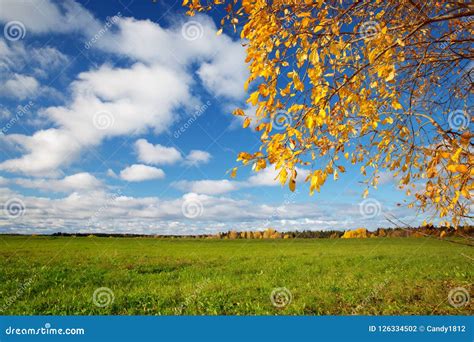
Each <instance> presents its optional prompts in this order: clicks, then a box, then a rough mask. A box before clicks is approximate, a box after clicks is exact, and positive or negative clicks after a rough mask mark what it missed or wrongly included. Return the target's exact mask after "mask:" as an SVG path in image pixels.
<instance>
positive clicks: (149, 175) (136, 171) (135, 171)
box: [120, 164, 165, 182]
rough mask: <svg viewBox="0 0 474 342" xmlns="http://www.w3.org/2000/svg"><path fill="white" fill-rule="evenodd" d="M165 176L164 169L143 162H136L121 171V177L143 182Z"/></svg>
mask: <svg viewBox="0 0 474 342" xmlns="http://www.w3.org/2000/svg"><path fill="white" fill-rule="evenodd" d="M164 177H165V173H164V172H163V170H161V169H158V168H156V167H153V166H148V165H143V164H134V165H132V166H128V167H126V168H125V169H123V170H122V171H120V178H121V179H123V180H126V181H127V182H142V181H147V180H152V179H162V178H164Z"/></svg>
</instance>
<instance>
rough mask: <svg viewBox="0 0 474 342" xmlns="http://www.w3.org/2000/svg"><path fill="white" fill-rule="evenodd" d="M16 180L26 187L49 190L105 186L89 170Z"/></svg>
mask: <svg viewBox="0 0 474 342" xmlns="http://www.w3.org/2000/svg"><path fill="white" fill-rule="evenodd" d="M14 182H15V183H16V184H17V185H20V186H22V187H24V188H31V189H39V190H42V191H48V192H76V191H78V192H86V191H91V190H97V189H100V188H102V187H103V184H102V182H101V181H99V180H98V179H97V178H95V177H94V176H93V175H91V174H90V173H87V172H81V173H76V174H74V175H70V176H66V177H64V178H62V179H24V178H19V179H15V180H14Z"/></svg>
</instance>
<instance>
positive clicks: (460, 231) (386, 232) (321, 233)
mask: <svg viewBox="0 0 474 342" xmlns="http://www.w3.org/2000/svg"><path fill="white" fill-rule="evenodd" d="M52 236H77V237H154V238H196V239H198V238H201V239H202V238H205V239H229V240H235V239H338V238H376V237H423V236H436V237H441V238H444V237H448V236H459V237H466V236H468V237H473V236H474V226H461V227H458V228H457V229H454V228H452V227H435V226H422V227H410V228H378V229H377V230H375V231H369V230H367V229H365V228H357V229H354V230H346V231H341V230H317V231H316V230H304V231H289V232H279V231H277V230H276V229H272V228H268V229H265V230H264V231H243V232H238V231H235V230H230V231H228V232H222V233H217V234H198V235H147V234H107V233H94V234H90V233H63V232H58V233H54V234H52Z"/></svg>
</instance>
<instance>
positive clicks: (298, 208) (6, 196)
mask: <svg viewBox="0 0 474 342" xmlns="http://www.w3.org/2000/svg"><path fill="white" fill-rule="evenodd" d="M12 199H14V200H15V201H16V203H20V206H21V207H22V208H23V209H24V210H22V212H21V215H18V216H16V217H9V216H8V215H3V216H1V217H0V232H11V231H15V232H21V233H52V232H57V231H67V232H115V233H117V232H118V233H136V234H138V233H148V234H177V235H179V234H197V233H217V232H219V231H227V230H230V229H237V230H249V229H251V230H255V229H265V228H268V227H273V228H277V229H279V230H285V231H287V230H304V229H317V230H321V229H347V228H353V227H355V226H360V225H362V226H366V227H368V228H374V229H375V228H377V227H378V226H386V224H385V219H384V217H383V215H382V214H381V213H379V214H378V215H377V216H375V217H371V218H367V217H364V216H363V215H362V214H361V213H360V209H359V205H358V204H357V203H355V204H354V203H352V204H351V203H337V204H336V203H330V202H324V201H320V202H319V203H318V206H315V205H314V203H296V202H294V201H291V200H289V199H288V198H287V199H285V198H282V199H281V201H280V202H279V203H276V204H273V205H268V204H257V203H255V202H254V201H251V200H236V199H233V198H230V197H225V196H216V195H203V194H196V193H188V194H185V195H183V196H182V197H179V198H176V199H161V198H157V197H144V198H136V197H130V196H126V195H124V194H123V193H122V192H121V191H116V192H115V193H107V192H104V191H100V190H99V191H95V192H89V193H80V192H73V193H71V194H69V195H67V196H66V197H63V198H57V199H53V198H48V197H33V196H30V197H26V196H23V195H21V194H18V193H15V192H12V191H11V190H8V189H5V188H3V189H2V188H0V202H2V203H6V202H8V201H11V200H12ZM382 205H383V209H384V213H389V214H392V215H394V216H396V217H398V218H400V219H401V220H404V221H405V222H409V223H413V224H417V223H418V222H414V221H413V217H412V216H411V214H410V213H409V212H407V211H406V210H405V209H403V208H400V207H393V208H392V207H386V206H385V205H384V204H383V202H382Z"/></svg>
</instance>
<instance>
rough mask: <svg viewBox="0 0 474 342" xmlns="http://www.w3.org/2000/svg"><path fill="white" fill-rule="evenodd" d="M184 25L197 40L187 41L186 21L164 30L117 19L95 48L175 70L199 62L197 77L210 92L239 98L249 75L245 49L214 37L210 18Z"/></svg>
mask: <svg viewBox="0 0 474 342" xmlns="http://www.w3.org/2000/svg"><path fill="white" fill-rule="evenodd" d="M187 23H191V25H190V26H193V28H195V29H196V30H197V31H199V32H198V35H199V36H200V38H198V39H196V40H188V39H186V37H185V36H186V30H185V28H186V26H184V24H185V22H181V23H179V24H175V25H173V26H172V27H170V28H166V29H165V28H162V27H160V26H159V25H156V24H155V23H153V22H151V21H149V20H135V19H133V18H120V19H119V20H118V22H117V26H118V32H117V33H112V32H108V34H107V35H106V36H104V38H103V39H101V40H100V41H99V42H98V44H97V48H100V49H103V50H106V51H110V52H114V53H121V54H124V55H126V56H128V57H130V58H133V59H136V60H138V61H141V62H144V63H147V64H154V63H160V64H164V65H167V66H168V67H169V68H174V69H176V68H183V67H186V65H189V64H191V63H195V62H198V63H199V65H198V68H197V75H198V77H199V79H200V80H201V82H202V84H203V85H204V87H205V88H206V89H207V90H208V91H209V92H210V93H212V94H213V95H217V96H224V97H227V98H230V99H235V100H240V99H242V98H243V96H244V95H245V91H244V83H245V80H246V79H247V76H248V70H247V67H246V65H245V63H244V61H245V49H244V48H243V47H242V46H241V44H240V43H239V42H234V41H232V39H231V38H230V37H228V36H226V35H225V34H224V35H221V36H216V31H217V28H216V26H215V24H214V22H213V21H212V19H211V18H210V17H207V16H204V15H197V16H195V17H193V18H191V19H188V20H187ZM183 28H184V29H183ZM137 37H140V39H137Z"/></svg>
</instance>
